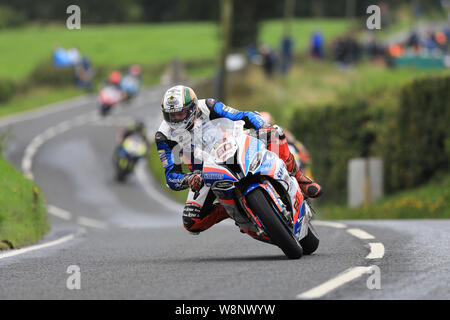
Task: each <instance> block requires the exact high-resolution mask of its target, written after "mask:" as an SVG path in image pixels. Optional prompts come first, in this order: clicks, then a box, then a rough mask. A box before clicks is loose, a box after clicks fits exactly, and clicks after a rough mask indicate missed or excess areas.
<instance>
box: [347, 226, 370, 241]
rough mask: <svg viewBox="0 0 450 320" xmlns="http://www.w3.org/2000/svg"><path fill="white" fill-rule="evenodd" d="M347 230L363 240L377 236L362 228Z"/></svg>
mask: <svg viewBox="0 0 450 320" xmlns="http://www.w3.org/2000/svg"><path fill="white" fill-rule="evenodd" d="M347 232H348V233H350V234H351V235H352V236H355V237H357V238H359V239H362V240H370V239H375V237H374V236H373V235H371V234H369V233H367V232H365V231H364V230H361V229H357V228H354V229H347Z"/></svg>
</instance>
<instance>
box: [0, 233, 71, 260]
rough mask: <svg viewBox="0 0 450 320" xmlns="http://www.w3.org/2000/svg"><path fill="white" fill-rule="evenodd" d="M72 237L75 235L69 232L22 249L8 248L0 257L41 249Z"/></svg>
mask: <svg viewBox="0 0 450 320" xmlns="http://www.w3.org/2000/svg"><path fill="white" fill-rule="evenodd" d="M73 238H75V235H74V234H69V235H67V236H64V237H62V238H59V239H57V240H53V241H50V242H46V243H43V244H39V245H34V246H30V247H25V248H22V249H16V250H10V251H7V252H5V253H0V259H4V258H9V257H13V256H17V255H19V254H23V253H27V252H30V251H34V250H38V249H43V248H48V247H51V246H56V245H58V244H61V243H64V242H66V241H69V240H72V239H73Z"/></svg>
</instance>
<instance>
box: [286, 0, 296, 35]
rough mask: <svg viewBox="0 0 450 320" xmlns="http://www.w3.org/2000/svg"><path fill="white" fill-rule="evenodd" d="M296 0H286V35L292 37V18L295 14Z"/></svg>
mask: <svg viewBox="0 0 450 320" xmlns="http://www.w3.org/2000/svg"><path fill="white" fill-rule="evenodd" d="M294 10H295V0H284V36H285V37H290V36H291V33H292V18H293V16H294Z"/></svg>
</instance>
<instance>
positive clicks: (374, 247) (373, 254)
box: [366, 242, 384, 259]
mask: <svg viewBox="0 0 450 320" xmlns="http://www.w3.org/2000/svg"><path fill="white" fill-rule="evenodd" d="M369 245H370V253H369V254H368V255H367V256H366V259H381V258H383V257H384V245H383V244H382V243H381V242H375V243H369Z"/></svg>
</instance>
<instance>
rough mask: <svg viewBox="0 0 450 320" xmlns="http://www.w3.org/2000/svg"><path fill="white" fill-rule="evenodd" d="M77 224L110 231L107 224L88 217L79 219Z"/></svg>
mask: <svg viewBox="0 0 450 320" xmlns="http://www.w3.org/2000/svg"><path fill="white" fill-rule="evenodd" d="M76 222H77V223H78V224H81V225H83V226H86V227H91V228H96V229H103V230H106V229H108V227H107V225H106V223H104V222H103V221H100V220H96V219H92V218H88V217H83V216H81V217H77V220H76Z"/></svg>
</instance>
